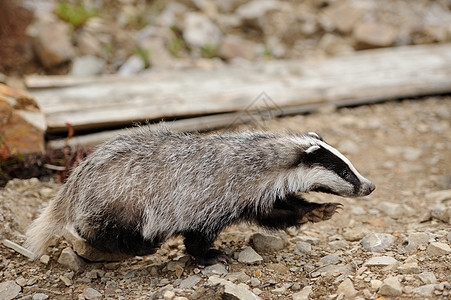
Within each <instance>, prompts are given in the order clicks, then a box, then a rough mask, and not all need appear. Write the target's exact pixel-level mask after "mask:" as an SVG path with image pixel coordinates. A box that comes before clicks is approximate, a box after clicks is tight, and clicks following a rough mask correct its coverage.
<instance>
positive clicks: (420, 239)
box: [405, 232, 429, 252]
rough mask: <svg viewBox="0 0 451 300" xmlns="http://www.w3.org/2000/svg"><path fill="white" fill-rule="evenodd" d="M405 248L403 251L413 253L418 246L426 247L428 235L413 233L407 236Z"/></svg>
mask: <svg viewBox="0 0 451 300" xmlns="http://www.w3.org/2000/svg"><path fill="white" fill-rule="evenodd" d="M407 242H408V244H407V246H406V248H405V250H406V251H407V252H408V251H413V250H417V249H418V247H420V246H426V245H427V244H428V243H429V234H428V233H426V232H415V233H411V234H409V236H408V237H407Z"/></svg>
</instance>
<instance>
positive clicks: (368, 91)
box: [26, 44, 451, 132]
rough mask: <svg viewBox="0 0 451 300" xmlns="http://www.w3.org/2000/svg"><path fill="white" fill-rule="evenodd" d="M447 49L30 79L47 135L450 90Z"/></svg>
mask: <svg viewBox="0 0 451 300" xmlns="http://www.w3.org/2000/svg"><path fill="white" fill-rule="evenodd" d="M450 75H451V44H440V45H422V46H406V47H400V48H386V49H378V50H368V51H361V52H357V53H355V54H354V55H351V56H345V57H336V58H331V59H325V60H316V61H305V60H303V61H271V62H266V63H255V64H249V65H244V66H240V67H237V66H232V67H224V68H220V69H217V70H209V71H205V70H181V71H174V72H165V73H150V74H147V75H139V76H134V77H125V78H124V77H118V76H104V77H100V78H80V79H79V78H73V77H62V76H58V77H29V78H27V79H26V84H27V86H28V88H29V91H30V92H31V94H32V95H33V96H34V97H35V99H37V101H38V103H39V105H40V106H41V109H42V111H43V112H44V114H45V116H46V120H47V125H48V131H49V132H52V131H53V132H63V131H66V130H67V128H66V123H70V124H71V125H72V126H73V127H74V128H75V129H93V128H106V127H108V126H111V125H125V124H131V123H132V122H136V121H144V120H161V119H173V118H182V117H183V118H185V117H194V116H202V115H209V114H218V113H233V112H240V111H248V112H250V111H254V112H258V111H261V110H268V109H274V110H281V111H282V113H283V111H285V110H286V111H290V110H291V109H292V108H293V107H294V108H299V107H301V106H304V105H320V104H324V103H335V102H342V103H343V102H348V103H350V104H362V103H367V102H372V101H382V100H387V99H396V98H403V97H413V96H424V95H433V94H443V93H449V92H451V76H450Z"/></svg>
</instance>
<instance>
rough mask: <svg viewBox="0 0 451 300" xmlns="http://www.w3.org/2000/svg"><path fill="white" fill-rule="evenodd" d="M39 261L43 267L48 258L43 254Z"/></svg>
mask: <svg viewBox="0 0 451 300" xmlns="http://www.w3.org/2000/svg"><path fill="white" fill-rule="evenodd" d="M39 261H40V262H41V263H43V264H44V265H47V264H48V263H49V261H50V256H48V255H47V254H44V255H42V256H41V257H40V258H39Z"/></svg>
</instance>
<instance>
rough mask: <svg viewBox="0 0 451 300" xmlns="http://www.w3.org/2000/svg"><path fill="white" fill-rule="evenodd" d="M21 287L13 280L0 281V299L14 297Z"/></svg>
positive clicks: (5, 299)
mask: <svg viewBox="0 0 451 300" xmlns="http://www.w3.org/2000/svg"><path fill="white" fill-rule="evenodd" d="M21 290H22V288H21V287H20V286H19V285H18V284H17V283H15V282H14V281H12V280H10V281H3V282H0V299H2V300H3V299H4V300H10V299H14V298H16V297H17V296H18V295H19V293H20V291H21Z"/></svg>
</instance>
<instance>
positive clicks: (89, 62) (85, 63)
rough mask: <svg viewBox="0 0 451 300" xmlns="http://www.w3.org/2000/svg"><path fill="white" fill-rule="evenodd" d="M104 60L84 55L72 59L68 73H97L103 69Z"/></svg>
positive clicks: (82, 74) (91, 74) (90, 74)
mask: <svg viewBox="0 0 451 300" xmlns="http://www.w3.org/2000/svg"><path fill="white" fill-rule="evenodd" d="M105 65H106V63H105V61H104V60H103V59H101V58H98V57H95V56H92V55H86V56H82V57H77V58H75V59H74V61H73V64H72V69H71V70H70V73H69V75H72V76H93V75H98V74H101V73H102V72H103V70H104V69H105Z"/></svg>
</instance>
